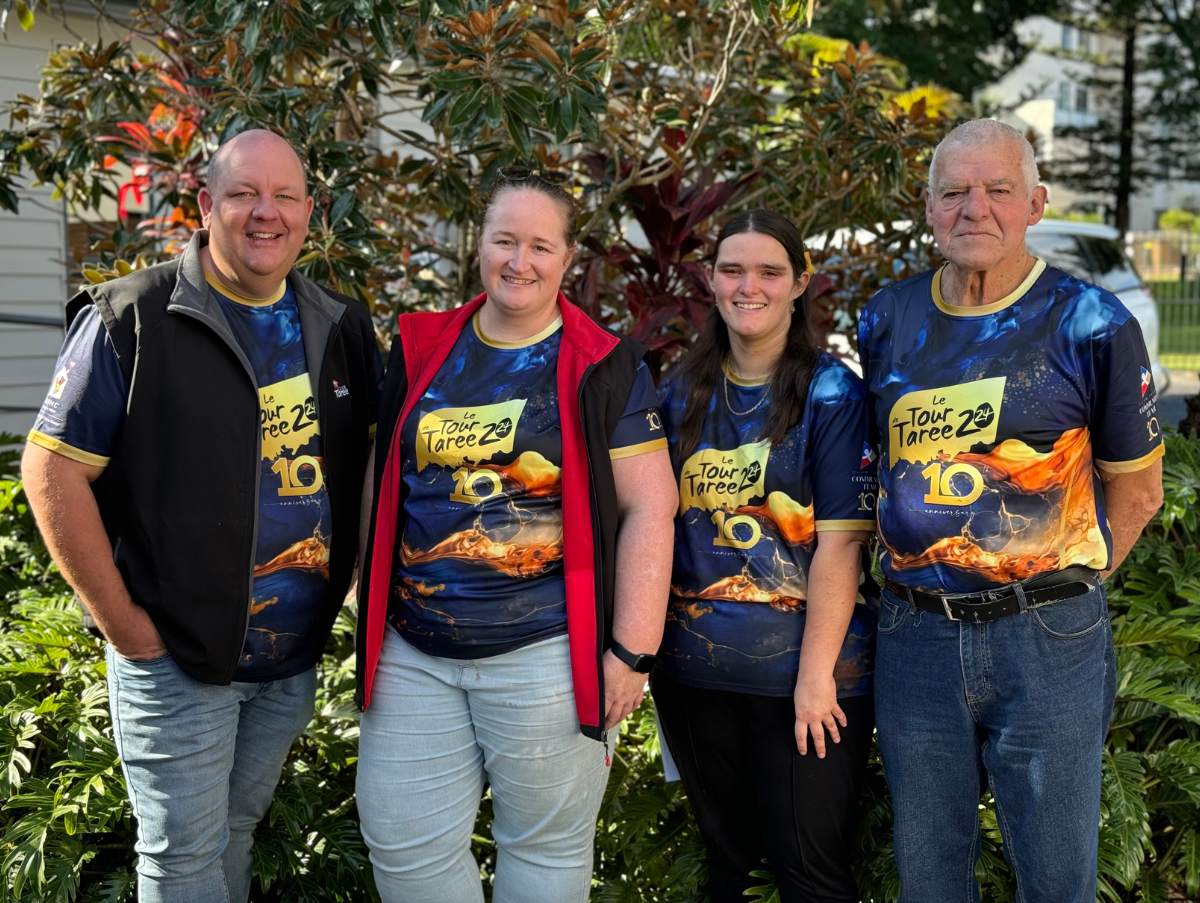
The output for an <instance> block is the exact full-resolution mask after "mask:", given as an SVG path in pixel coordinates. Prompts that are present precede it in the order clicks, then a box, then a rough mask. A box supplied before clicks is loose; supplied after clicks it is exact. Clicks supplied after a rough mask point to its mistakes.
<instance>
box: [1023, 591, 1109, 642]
mask: <svg viewBox="0 0 1200 903" xmlns="http://www.w3.org/2000/svg"><path fill="white" fill-rule="evenodd" d="M1030 614H1032V615H1033V620H1034V622H1035V623H1036V624H1037V625H1038V627H1040V628H1041V629H1042V632H1043V633H1045V634H1047V635H1048V636H1052V637H1054V638H1055V639H1059V640H1070V639H1074V638H1075V637H1081V636H1087V635H1088V634H1089V633H1091V632H1092V631H1094V630H1096V629H1097V628H1098V627H1100V626H1101V625H1103V624H1104V622H1105V621H1107V620H1108V602H1107V601H1106V600H1105V598H1104V593H1103V592H1101V591H1100V590H1099V589H1097V588H1095V587H1093V588H1092V590H1091V591H1089V592H1086V593H1084V594H1083V595H1081V596H1075V597H1073V598H1071V599H1063V600H1062V601H1061V602H1054V603H1053V604H1051V605H1043V606H1042V607H1041V608H1034V609H1031V610H1030Z"/></svg>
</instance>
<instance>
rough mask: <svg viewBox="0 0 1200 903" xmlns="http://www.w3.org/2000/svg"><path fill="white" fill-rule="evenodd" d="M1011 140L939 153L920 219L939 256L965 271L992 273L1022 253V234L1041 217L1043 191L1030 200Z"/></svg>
mask: <svg viewBox="0 0 1200 903" xmlns="http://www.w3.org/2000/svg"><path fill="white" fill-rule="evenodd" d="M1021 151H1022V149H1021V148H1020V147H1019V146H1018V145H1017V144H1016V143H1015V142H1013V141H1004V140H1000V141H995V142H990V143H988V144H981V145H975V146H969V145H968V146H960V147H952V148H945V149H944V150H941V151H939V153H938V159H937V184H936V185H933V186H932V187H931V189H930V190H929V191H928V192H926V195H925V218H926V221H927V222H928V223H929V225H930V227H931V228H932V229H933V237H934V239H935V240H936V241H937V243H938V247H939V248H940V249H941V252H942V254H943V256H945V257H946V259H947V260H949V261H950V262H951V263H953V264H954V265H955V266H957V267H959V268H960V269H962V270H965V271H967V272H980V271H985V270H990V269H993V268H995V267H997V266H999V265H1000V264H1002V263H1004V262H1005V261H1008V260H1012V259H1014V258H1016V257H1023V256H1024V254H1025V230H1026V228H1028V227H1029V226H1032V225H1033V224H1034V223H1036V222H1037V221H1038V220H1040V219H1041V218H1042V212H1043V210H1044V209H1045V207H1046V189H1045V188H1043V187H1041V186H1038V187H1037V188H1035V189H1034V191H1033V193H1032V195H1031V194H1030V192H1029V186H1028V185H1026V184H1025V177H1024V175H1023V173H1022V166H1021V161H1022V154H1021Z"/></svg>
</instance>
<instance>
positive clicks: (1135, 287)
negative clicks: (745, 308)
mask: <svg viewBox="0 0 1200 903" xmlns="http://www.w3.org/2000/svg"><path fill="white" fill-rule="evenodd" d="M1025 247H1027V248H1028V249H1029V253H1030V254H1033V255H1035V256H1037V257H1040V258H1042V260H1044V261H1046V263H1048V264H1050V266H1053V267H1058V268H1059V269H1060V270H1063V271H1065V272H1067V273H1070V274H1071V275H1072V276H1075V277H1077V278H1079V279H1083V280H1086V281H1087V282H1090V283H1092V284H1093V285H1098V286H1100V287H1101V288H1103V289H1107V290H1108V291H1110V292H1112V293H1113V294H1114V295H1116V296H1117V297H1118V298H1120V299H1121V303H1122V304H1124V305H1125V306H1126V307H1127V308H1128V309H1129V312H1130V313H1131V314H1133V315H1134V316H1135V317H1137V320H1138V323H1139V324H1141V327H1142V335H1143V336H1144V337H1145V339H1146V350H1147V351H1148V352H1149V353H1150V368H1151V370H1152V371H1153V373H1154V388H1155V390H1156V391H1157V392H1158V393H1159V395H1161V394H1162V393H1163V392H1165V391H1166V389H1167V386H1169V385H1170V384H1171V371H1170V370H1168V369H1167V368H1166V367H1163V366H1162V365H1161V364H1160V363H1159V362H1158V307H1157V305H1155V303H1154V296H1153V295H1151V294H1150V292H1149V291H1148V290H1147V289H1146V286H1145V285H1144V284H1143V283H1142V280H1141V278H1140V277H1139V276H1138V274H1137V271H1136V270H1134V268H1133V264H1131V263H1130V262H1129V258H1128V257H1127V256H1126V254H1125V245H1124V242H1122V241H1121V233H1119V232H1118V231H1117V230H1116V229H1114V228H1113V227H1112V226H1101V225H1099V224H1098V223H1080V222H1076V221H1074V220H1065V219H1044V220H1042V221H1041V222H1040V223H1038V224H1037V225H1035V226H1030V227H1029V231H1027V232H1026V233H1025Z"/></svg>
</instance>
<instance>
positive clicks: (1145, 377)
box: [1142, 367, 1153, 398]
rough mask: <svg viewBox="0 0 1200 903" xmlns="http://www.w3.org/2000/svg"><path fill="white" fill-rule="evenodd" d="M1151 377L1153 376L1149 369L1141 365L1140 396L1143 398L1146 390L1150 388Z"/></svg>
mask: <svg viewBox="0 0 1200 903" xmlns="http://www.w3.org/2000/svg"><path fill="white" fill-rule="evenodd" d="M1152 379H1153V377H1152V376H1151V375H1150V371H1149V370H1147V369H1146V368H1145V367H1143V368H1142V397H1143V398H1145V397H1146V391H1147V390H1148V389H1149V388H1150V383H1151V381H1152Z"/></svg>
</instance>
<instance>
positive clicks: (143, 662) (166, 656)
mask: <svg viewBox="0 0 1200 903" xmlns="http://www.w3.org/2000/svg"><path fill="white" fill-rule="evenodd" d="M113 658H115V659H116V660H117V661H119V662H124V663H125V664H126V665H138V666H141V667H145V666H147V665H159V664H162V663H163V662H169V661H170V660H171V653H169V652H164V653H163V654H162V655H160V656H158V657H157V658H126V657H125V656H123V655H121V653H119V652H117V650H116V649H114V650H113Z"/></svg>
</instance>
